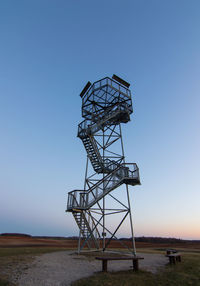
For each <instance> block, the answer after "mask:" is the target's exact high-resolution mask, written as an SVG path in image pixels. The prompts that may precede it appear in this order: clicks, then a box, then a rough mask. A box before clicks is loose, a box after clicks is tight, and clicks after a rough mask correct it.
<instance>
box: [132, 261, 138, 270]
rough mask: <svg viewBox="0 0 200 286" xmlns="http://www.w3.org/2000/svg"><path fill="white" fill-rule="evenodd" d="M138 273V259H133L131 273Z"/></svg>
mask: <svg viewBox="0 0 200 286" xmlns="http://www.w3.org/2000/svg"><path fill="white" fill-rule="evenodd" d="M134 270H135V271H138V270H139V263H138V259H133V271H134Z"/></svg>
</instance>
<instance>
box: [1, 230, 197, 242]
mask: <svg viewBox="0 0 200 286" xmlns="http://www.w3.org/2000/svg"><path fill="white" fill-rule="evenodd" d="M0 236H15V237H16V236H18V237H32V238H40V239H41V238H42V239H58V240H61V239H66V240H78V236H68V237H61V236H32V235H30V234H25V233H2V234H0ZM114 240H115V239H114ZM120 240H126V241H127V240H132V238H126V237H124V238H120ZM135 241H136V242H146V243H170V244H171V243H174V244H175V243H187V242H198V243H200V240H185V239H180V238H170V237H145V236H141V237H136V238H135Z"/></svg>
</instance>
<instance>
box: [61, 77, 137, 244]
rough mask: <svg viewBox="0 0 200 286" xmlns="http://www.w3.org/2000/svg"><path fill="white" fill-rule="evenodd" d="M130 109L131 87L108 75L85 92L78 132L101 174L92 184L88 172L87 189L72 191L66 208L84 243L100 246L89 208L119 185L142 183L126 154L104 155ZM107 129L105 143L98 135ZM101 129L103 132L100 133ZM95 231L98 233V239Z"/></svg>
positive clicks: (88, 155) (98, 173)
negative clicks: (107, 133)
mask: <svg viewBox="0 0 200 286" xmlns="http://www.w3.org/2000/svg"><path fill="white" fill-rule="evenodd" d="M82 93H83V92H82ZM131 113H132V101H131V95H130V91H129V89H128V88H127V86H124V85H122V84H119V82H116V81H115V80H113V79H110V78H105V79H102V80H101V81H98V82H95V83H94V84H93V85H92V86H91V87H90V88H89V89H88V90H86V92H85V94H83V95H82V115H83V117H85V120H84V121H82V122H81V123H80V124H79V125H78V135H77V136H78V137H79V138H80V139H81V140H82V143H83V145H84V147H85V150H86V152H87V157H88V159H89V160H90V163H91V165H92V167H93V169H94V171H95V174H94V175H98V176H99V175H101V176H102V177H101V178H99V179H98V180H97V179H96V180H94V181H95V182H93V183H92V184H89V183H88V182H89V181H91V182H92V179H90V178H91V177H92V176H89V177H88V179H86V181H85V186H87V189H86V188H85V189H84V190H73V191H71V192H69V193H68V202H67V210H66V211H68V212H72V214H73V216H74V219H75V221H76V223H77V225H78V227H79V230H80V234H81V237H82V239H83V240H84V244H87V246H88V247H89V248H91V242H90V241H92V245H94V246H95V248H99V242H98V239H99V238H100V233H99V231H98V224H99V222H98V223H95V220H94V219H93V216H92V215H91V212H90V209H91V208H92V207H93V206H94V205H95V204H98V205H99V201H100V200H102V199H104V198H105V196H106V195H107V194H109V193H110V192H111V191H113V190H114V189H116V188H118V187H119V186H120V185H122V184H126V185H132V186H135V185H139V184H140V178H139V169H138V167H137V165H136V164H135V163H125V161H124V154H122V155H121V157H119V156H118V157H116V159H115V160H114V159H113V158H112V159H111V158H110V157H109V156H105V152H106V148H107V147H108V146H110V145H112V144H113V143H114V142H115V141H116V140H118V139H120V140H121V127H120V124H121V123H127V122H128V121H129V120H130V114H131ZM116 127H118V128H120V134H118V133H116V131H115V129H116ZM105 130H106V131H107V132H108V131H109V132H110V133H109V135H107V138H108V139H107V145H106V144H105V142H104V143H103V144H104V145H102V143H101V144H100V143H99V142H98V138H99V136H105ZM99 132H100V133H101V134H103V135H99ZM114 133H116V134H117V136H116V135H115V137H117V138H114V139H113V140H111V139H110V138H112V137H113V136H114V135H113V134H114ZM97 136H98V138H97ZM102 138H104V137H102ZM109 140H110V141H109ZM103 141H104V139H103ZM119 158H120V159H119ZM86 169H87V168H86ZM94 175H93V176H94ZM129 209H130V207H129ZM89 220H90V221H89ZM91 221H92V225H91ZM94 233H96V234H98V235H97V236H98V239H97V236H95V235H94Z"/></svg>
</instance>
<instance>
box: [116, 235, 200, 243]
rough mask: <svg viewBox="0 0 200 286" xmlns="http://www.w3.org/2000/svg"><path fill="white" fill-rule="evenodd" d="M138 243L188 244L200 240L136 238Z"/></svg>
mask: <svg viewBox="0 0 200 286" xmlns="http://www.w3.org/2000/svg"><path fill="white" fill-rule="evenodd" d="M120 240H132V238H128V239H127V238H121V239H120ZM135 241H136V242H148V243H170V244H171V243H186V242H200V240H185V239H180V238H173V237H145V236H141V237H136V238H135Z"/></svg>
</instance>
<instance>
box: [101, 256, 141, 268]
mask: <svg viewBox="0 0 200 286" xmlns="http://www.w3.org/2000/svg"><path fill="white" fill-rule="evenodd" d="M96 259H97V260H102V271H103V272H107V264H108V260H132V261H133V271H134V270H135V271H138V270H139V263H138V260H139V259H144V257H139V256H130V257H129V256H119V257H106V256H103V257H96Z"/></svg>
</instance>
